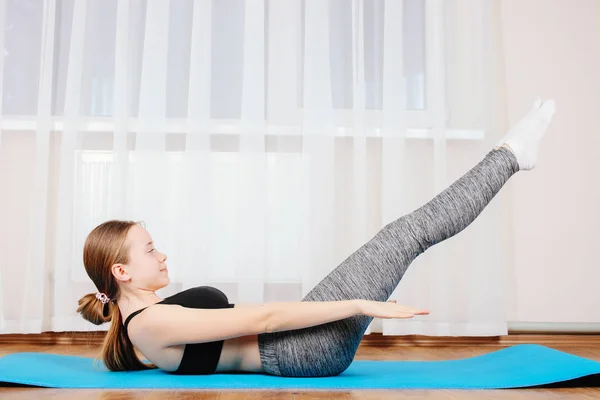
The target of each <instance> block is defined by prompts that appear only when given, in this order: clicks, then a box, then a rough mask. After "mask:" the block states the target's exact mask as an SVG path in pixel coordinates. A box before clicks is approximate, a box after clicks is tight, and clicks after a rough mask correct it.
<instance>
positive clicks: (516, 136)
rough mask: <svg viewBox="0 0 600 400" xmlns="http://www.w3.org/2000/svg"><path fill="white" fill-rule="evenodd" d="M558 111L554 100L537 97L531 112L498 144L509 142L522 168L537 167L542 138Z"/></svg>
mask: <svg viewBox="0 0 600 400" xmlns="http://www.w3.org/2000/svg"><path fill="white" fill-rule="evenodd" d="M555 111H556V104H555V102H554V100H546V101H544V102H543V103H542V101H541V99H539V98H538V99H536V101H535V102H534V104H533V108H532V109H531V110H530V111H529V113H528V114H527V115H526V116H525V117H524V118H523V119H522V120H521V121H519V122H518V123H517V124H516V125H515V126H513V127H512V128H511V129H510V130H509V131H508V133H507V134H506V135H505V136H504V137H503V138H502V140H500V141H499V142H498V143H497V144H496V145H497V146H502V145H503V144H507V145H508V146H509V147H510V149H511V150H512V152H513V153H514V155H515V157H516V158H517V162H518V163H519V169H520V170H531V169H533V168H535V166H536V164H537V159H538V150H539V144H540V140H541V139H542V137H543V136H544V134H545V133H546V130H547V128H548V124H550V121H551V120H552V116H553V115H554V112H555Z"/></svg>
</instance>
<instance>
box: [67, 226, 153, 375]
mask: <svg viewBox="0 0 600 400" xmlns="http://www.w3.org/2000/svg"><path fill="white" fill-rule="evenodd" d="M136 224H137V225H140V226H142V225H141V223H139V222H134V221H118V220H111V221H107V222H104V223H103V224H101V225H98V226H97V227H96V228H94V229H93V230H92V231H91V232H90V234H89V235H88V237H87V239H86V240H85V245H84V246H83V265H84V266H85V270H86V272H87V274H88V276H89V277H90V279H91V280H92V282H94V285H96V288H97V289H98V291H99V292H100V293H104V294H105V295H106V296H107V297H108V298H109V299H110V302H108V303H106V304H103V303H102V301H100V300H99V299H97V298H96V293H90V294H86V295H85V296H83V297H82V298H81V299H79V302H78V303H79V307H78V308H77V312H78V313H80V314H81V316H82V317H83V318H85V319H87V320H88V321H90V322H91V323H93V324H95V325H100V324H103V323H105V322H112V324H111V326H110V328H109V330H108V332H107V334H106V336H105V338H104V344H103V345H102V351H101V354H100V355H99V356H98V357H97V358H96V359H98V358H99V357H100V356H102V359H103V361H104V365H105V366H106V367H107V368H108V369H109V370H111V371H139V370H144V369H154V368H156V366H155V365H153V364H145V363H143V362H142V361H140V359H139V358H138V357H137V355H136V354H135V350H134V347H133V344H132V343H131V341H130V340H129V337H127V335H126V333H125V328H124V327H123V321H122V319H121V312H120V311H119V307H117V304H116V303H117V297H118V295H119V286H118V285H117V281H116V279H115V277H114V276H113V274H112V272H111V267H112V266H113V265H114V264H117V263H121V264H127V263H128V262H129V246H127V245H125V239H126V237H127V233H128V232H129V229H131V227H132V226H134V225H136Z"/></svg>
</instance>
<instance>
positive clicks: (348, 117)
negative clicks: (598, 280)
mask: <svg viewBox="0 0 600 400" xmlns="http://www.w3.org/2000/svg"><path fill="white" fill-rule="evenodd" d="M497 8H498V4H497V2H496V1H494V0H482V1H470V0H404V1H401V0H369V1H363V0H330V1H323V0H245V1H244V0H227V1H225V0H219V1H208V0H205V1H192V0H185V1H182V0H178V1H174V0H172V1H167V0H164V1H159V0H147V1H141V0H119V1H117V0H39V1H38V0H0V23H1V26H2V29H1V30H0V44H1V47H2V48H3V57H2V58H1V59H0V102H1V103H0V110H1V116H0V122H1V127H0V128H1V130H0V188H1V189H0V190H1V193H2V195H1V196H0V239H1V240H0V254H2V257H0V290H1V293H0V333H34V332H42V331H87V330H105V329H107V326H100V327H96V326H93V325H92V324H90V323H89V322H87V321H85V320H83V319H82V318H81V317H80V316H79V315H78V314H77V313H76V312H75V310H76V306H77V300H78V299H79V298H80V297H81V296H82V295H84V294H86V293H90V292H96V288H95V287H94V286H93V284H92V282H91V281H90V279H89V278H88V277H87V275H86V273H85V270H84V267H83V263H82V250H83V243H84V240H85V237H86V235H87V234H88V233H89V232H90V230H91V229H93V228H94V227H95V226H97V225H98V224H100V223H102V222H104V221H106V220H109V219H127V220H141V221H144V222H145V223H146V227H147V229H148V231H149V232H150V234H151V235H152V237H153V239H154V241H155V243H156V244H157V247H158V248H159V249H160V250H161V251H163V252H165V253H166V254H167V255H168V257H169V259H168V262H167V264H168V265H169V271H170V276H171V281H172V283H171V284H170V285H169V286H168V287H166V288H164V289H162V290H160V291H159V293H158V294H159V295H160V296H162V297H164V296H168V295H171V294H174V293H176V292H178V291H181V290H183V289H186V288H189V287H193V286H198V285H211V286H215V287H217V288H219V289H221V290H223V291H224V292H225V293H226V294H227V296H228V297H229V300H230V302H232V303H258V302H270V301H300V300H301V299H302V297H303V296H304V295H305V294H306V293H307V292H308V291H309V290H310V289H311V288H312V287H313V286H314V285H316V284H317V283H318V282H319V281H320V280H321V279H322V278H323V277H325V276H326V275H327V274H328V273H329V272H330V271H331V270H332V269H334V268H335V267H336V266H337V265H339V264H340V263H341V262H342V261H343V260H344V259H345V258H346V257H348V256H349V255H350V254H351V253H352V252H354V251H355V250H356V249H358V248H359V247H360V246H361V245H362V244H363V243H365V242H366V241H367V240H369V239H370V238H372V237H373V236H374V235H375V233H376V232H377V231H378V230H379V229H381V228H382V227H383V226H384V225H386V224H387V223H388V222H390V221H392V220H393V219H396V218H398V217H400V216H402V215H404V214H406V213H409V212H411V211H413V210H414V209H416V208H418V207H420V206H421V205H422V204H424V203H425V202H427V201H429V200H430V199H431V198H432V197H433V196H434V195H436V194H437V193H439V192H440V191H442V190H443V189H444V188H446V187H447V186H448V185H450V184H451V183H452V182H453V181H454V180H456V179H457V178H458V177H460V176H461V175H462V174H464V173H465V172H466V171H467V170H468V169H470V168H471V167H472V166H474V165H475V164H476V163H477V162H478V161H480V160H481V159H482V158H483V157H484V156H485V154H486V153H487V152H488V151H489V150H491V148H492V147H493V144H494V143H495V142H496V141H497V140H498V138H499V137H500V135H503V133H504V131H505V129H506V126H505V117H504V102H505V98H504V94H503V88H504V84H503V75H502V74H503V70H502V57H501V50H500V49H501V43H499V42H498V37H499V24H498V22H499V21H498V19H499V13H498V10H497ZM506 196H507V193H506V191H505V190H503V191H501V193H500V194H499V195H498V196H497V197H496V198H495V199H494V200H493V202H492V203H491V204H490V206H488V208H487V209H486V210H484V212H483V214H482V215H481V216H480V217H479V218H478V219H477V220H476V221H475V222H474V223H473V224H472V225H471V226H470V227H469V228H467V229H466V230H465V231H463V232H462V233H461V234H459V235H457V236H455V237H454V238H452V239H450V240H447V241H445V242H443V243H440V244H438V245H436V246H434V247H433V248H431V249H429V250H428V251H427V252H426V253H425V254H422V255H421V256H420V257H418V258H417V260H416V261H415V262H414V263H413V264H412V266H411V267H410V268H409V270H408V272H407V273H406V275H405V277H404V279H403V280H402V281H401V283H400V285H399V286H398V287H397V289H396V291H395V292H394V294H393V295H392V298H394V299H397V300H398V303H400V304H406V305H411V306H416V307H424V308H429V309H430V310H431V315H429V316H419V317H415V318H414V319H410V320H385V321H381V320H377V319H376V320H374V322H373V324H371V326H370V327H369V330H368V331H367V333H369V332H372V331H380V332H383V333H384V334H424V335H444V336H462V335H469V336H477V335H482V336H483V335H501V334H506V333H507V321H506V316H505V312H506V307H507V299H506V298H505V287H506V285H505V275H506V271H507V267H508V266H509V263H510V261H511V257H510V254H511V253H510V248H509V247H508V240H507V239H508V234H507V232H508V231H507V226H508V225H507V224H508V223H509V218H508V217H509V215H508V212H507V203H506Z"/></svg>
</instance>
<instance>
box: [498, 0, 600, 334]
mask: <svg viewBox="0 0 600 400" xmlns="http://www.w3.org/2000/svg"><path fill="white" fill-rule="evenodd" d="M501 9H502V31H503V42H504V56H505V58H504V60H505V67H506V85H507V87H506V88H507V101H508V108H507V109H508V118H509V122H510V123H511V124H513V123H515V122H516V121H517V120H518V119H519V118H520V117H521V116H522V115H523V114H524V113H525V112H526V111H527V109H528V108H529V107H530V102H531V100H532V99H533V98H534V97H535V96H536V95H541V96H542V97H553V98H555V99H556V102H557V113H556V115H555V119H554V121H553V123H552V126H551V128H550V130H549V131H548V134H547V137H546V138H545V140H544V141H543V142H542V146H541V151H540V160H539V163H538V167H537V168H536V169H534V170H533V171H530V172H525V173H520V174H517V175H516V176H514V177H513V178H512V179H511V181H510V182H509V185H510V193H511V200H512V217H513V218H512V220H513V237H514V242H513V246H514V247H513V250H514V263H513V266H514V270H513V271H511V274H514V275H512V276H511V277H510V280H511V281H513V282H515V284H514V287H512V288H511V292H510V293H511V296H509V297H510V298H511V299H512V301H513V304H512V306H511V308H510V309H509V314H508V318H509V320H511V321H530V322H600V259H599V255H600V254H599V253H598V249H599V248H600V1H598V0H576V1H566V0H525V1H523V0H503V1H502V7H501ZM599 327H600V325H599Z"/></svg>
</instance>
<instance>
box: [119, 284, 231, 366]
mask: <svg viewBox="0 0 600 400" xmlns="http://www.w3.org/2000/svg"><path fill="white" fill-rule="evenodd" d="M156 304H178V305H180V306H182V307H187V308H233V307H234V304H230V303H229V300H228V299H227V296H226V295H225V293H223V292H221V291H220V290H219V289H217V288H214V287H211V286H198V287H195V288H191V289H187V290H184V291H182V292H179V293H177V294H174V295H173V296H169V297H165V298H164V299H163V300H161V301H159V302H158V303H156ZM146 308H148V307H144V308H142V309H139V310H137V311H134V312H133V313H131V315H129V316H128V317H127V319H126V320H125V323H124V324H123V325H124V328H125V335H126V336H127V337H129V334H128V333H127V325H129V321H131V318H133V317H135V316H136V315H138V314H139V313H141V312H142V311H144V310H145V309H146ZM224 342H225V341H224V340H219V341H216V342H207V343H188V344H186V345H185V349H184V351H183V358H182V359H181V363H180V364H179V367H178V368H177V370H176V371H174V372H172V373H173V374H178V375H207V374H213V373H214V372H215V370H216V369H217V364H218V363H219V357H220V356H221V350H222V349H223V343H224Z"/></svg>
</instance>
